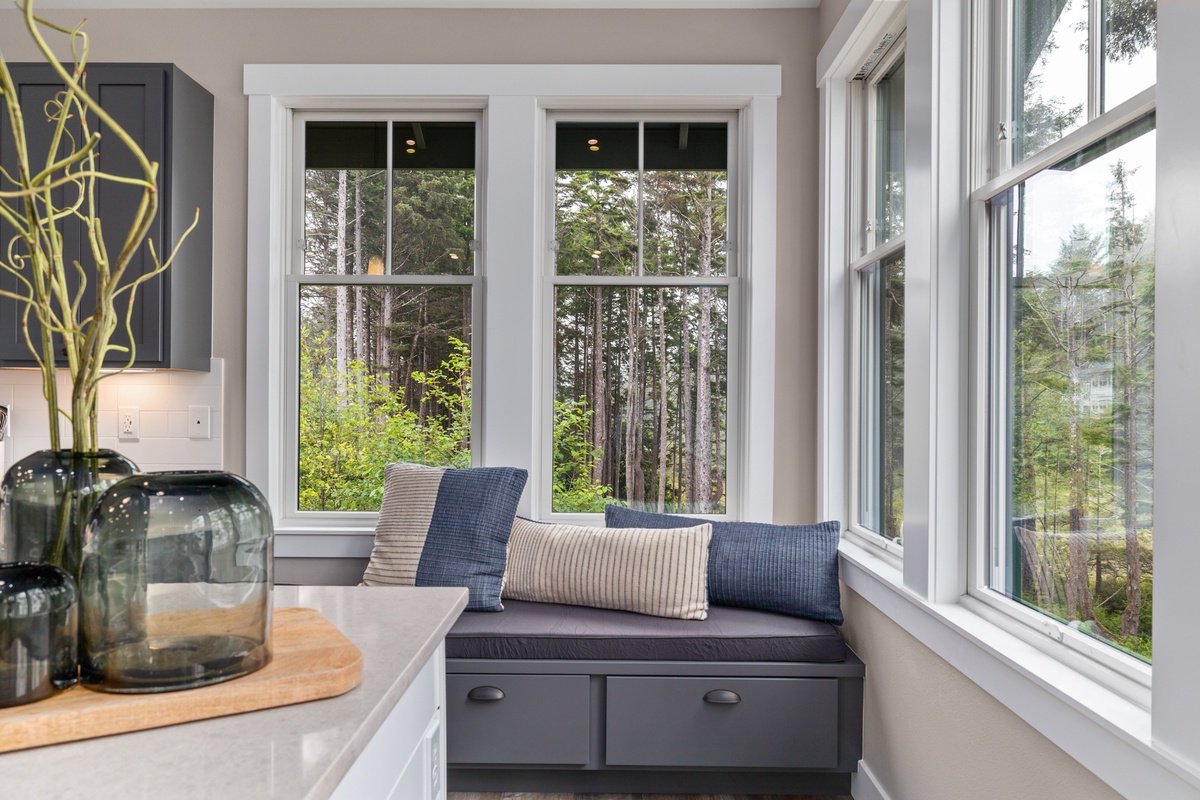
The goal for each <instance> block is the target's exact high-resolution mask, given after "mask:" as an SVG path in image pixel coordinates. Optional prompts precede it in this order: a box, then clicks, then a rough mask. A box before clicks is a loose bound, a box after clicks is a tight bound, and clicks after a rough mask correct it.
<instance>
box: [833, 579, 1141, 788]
mask: <svg viewBox="0 0 1200 800" xmlns="http://www.w3.org/2000/svg"><path fill="white" fill-rule="evenodd" d="M842 611H843V613H844V614H845V616H846V624H845V626H844V628H843V630H844V632H845V634H846V637H847V639H849V641H850V643H851V645H852V646H853V647H854V651H855V652H856V653H858V654H859V656H861V657H862V659H863V661H865V662H866V663H867V679H866V681H865V682H864V687H865V689H864V691H865V697H864V709H863V717H864V726H865V734H864V739H865V740H864V742H863V761H865V762H866V763H867V765H868V766H869V767H870V769H871V772H872V773H873V774H874V775H875V778H876V780H878V782H879V783H880V785H881V786H882V787H883V788H884V789H885V790H886V791H887V792H888V793H889V794H890V796H891V797H892V800H941V799H942V798H945V800H951V799H954V800H958V799H960V798H961V800H1013V798H1030V800H1034V798H1045V799H1046V800H1050V799H1051V798H1053V800H1118V798H1120V797H1121V795H1119V794H1117V793H1116V792H1115V791H1113V790H1112V789H1111V788H1109V786H1108V784H1106V783H1104V782H1103V781H1101V780H1100V779H1099V778H1097V777H1096V776H1095V775H1093V774H1092V773H1091V772H1089V771H1088V770H1086V769H1084V767H1083V766H1082V765H1081V764H1080V763H1079V762H1078V761H1076V760H1075V759H1073V758H1071V757H1070V756H1069V755H1067V754H1066V753H1064V752H1063V751H1062V750H1060V749H1059V748H1058V747H1057V746H1056V745H1055V744H1054V743H1053V742H1051V741H1050V740H1049V739H1047V738H1046V737H1045V736H1043V735H1042V734H1040V733H1038V732H1037V731H1036V730H1034V729H1033V728H1032V727H1031V726H1030V725H1029V724H1028V723H1026V722H1025V721H1024V720H1022V719H1021V718H1020V717H1018V716H1017V715H1016V714H1014V713H1012V712H1011V711H1009V710H1008V709H1007V708H1006V707H1004V706H1003V705H1001V704H1000V701H998V700H996V699H995V698H993V697H992V696H991V695H990V694H988V693H987V692H985V691H983V690H982V689H980V688H979V687H978V686H977V685H975V684H974V683H972V682H971V681H970V680H968V679H967V678H966V676H964V675H963V674H962V673H961V672H959V671H958V670H956V669H954V667H952V666H950V665H949V664H947V663H946V662H945V661H943V660H942V659H941V658H939V657H938V656H937V655H935V654H934V653H933V651H932V650H930V649H929V648H927V647H925V645H923V644H921V642H919V641H918V640H917V639H914V638H913V637H912V636H911V635H909V634H908V633H907V632H906V631H904V630H902V629H901V628H900V627H899V626H898V625H896V624H895V623H894V622H892V621H891V620H890V619H888V617H887V616H885V615H884V614H883V612H881V611H880V610H879V609H877V608H875V606H873V605H871V604H870V603H869V602H867V601H866V600H864V599H863V598H862V597H860V596H859V595H857V594H855V593H854V592H852V591H850V590H849V589H847V588H846V587H845V586H843V587H842Z"/></svg>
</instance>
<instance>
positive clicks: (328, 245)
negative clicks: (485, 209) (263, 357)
mask: <svg viewBox="0 0 1200 800" xmlns="http://www.w3.org/2000/svg"><path fill="white" fill-rule="evenodd" d="M477 127H478V115H477V114H475V115H453V114H446V113H444V112H443V113H437V114H434V115H413V114H406V115H403V116H400V115H395V114H383V115H354V114H339V113H332V112H309V113H302V114H297V115H296V117H295V128H294V137H295V139H294V141H295V143H296V146H295V147H294V151H293V153H294V159H295V162H296V173H295V174H296V178H295V181H294V186H295V189H296V191H297V192H298V195H297V196H296V201H295V203H294V208H293V211H294V213H295V215H296V218H295V222H294V225H295V228H296V230H298V231H302V236H301V237H300V240H299V241H298V242H297V247H296V249H295V255H294V258H293V261H292V271H291V275H290V276H289V278H288V282H287V291H288V295H289V297H288V301H287V305H288V308H289V313H290V314H291V320H290V324H289V331H290V333H291V337H290V340H289V342H288V343H287V344H288V347H289V361H290V363H291V366H292V368H293V369H294V370H295V372H294V375H295V380H294V381H289V383H288V386H287V389H288V391H289V392H290V393H292V398H293V399H291V401H290V402H289V403H288V408H290V409H292V410H293V412H294V417H293V418H292V419H291V420H290V421H289V423H288V431H289V434H288V436H287V445H286V446H287V448H288V453H289V458H288V462H289V463H291V464H295V465H296V470H295V473H294V481H293V480H289V481H287V482H286V483H285V486H284V491H285V493H286V496H287V502H288V503H289V506H290V508H291V509H293V510H294V511H295V512H297V513H304V512H360V511H374V510H376V509H378V508H379V503H380V498H381V492H382V486H383V468H384V466H385V465H386V464H387V463H389V462H392V461H410V462H418V463H424V464H433V465H446V466H457V467H465V466H469V465H470V463H471V443H472V439H473V437H472V425H473V422H472V419H473V418H472V414H471V363H472V362H471V341H472V339H471V335H472V331H473V330H474V329H475V328H476V327H477V326H476V325H475V324H474V316H475V314H476V313H477V308H478V303H477V302H476V299H475V294H476V291H477V287H478V285H479V279H478V277H477V275H478V274H479V265H478V263H477V258H476V249H477V247H476V239H475V229H476V224H475V219H476V207H477V202H476V192H477V190H476V180H475V172H476V162H477V160H478V137H477V134H476V131H477Z"/></svg>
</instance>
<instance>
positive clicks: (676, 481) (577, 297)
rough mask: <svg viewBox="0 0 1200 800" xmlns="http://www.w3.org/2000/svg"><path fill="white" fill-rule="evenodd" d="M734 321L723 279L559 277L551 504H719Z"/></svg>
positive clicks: (706, 508) (564, 507)
mask: <svg viewBox="0 0 1200 800" xmlns="http://www.w3.org/2000/svg"><path fill="white" fill-rule="evenodd" d="M728 322H729V296H728V291H727V290H726V289H724V288H703V289H702V288H678V287H669V288H657V287H589V286H571V287H558V289H557V291H556V293H555V328H554V353H555V375H554V457H553V462H554V464H553V469H554V478H553V480H554V487H553V488H554V499H553V506H552V507H553V510H554V511H559V512H596V511H603V510H604V504H605V503H606V502H612V501H616V502H620V503H624V504H628V505H631V506H636V507H639V508H646V509H651V510H660V511H669V512H682V513H697V514H704V513H723V512H724V510H725V476H726V423H727V419H728V398H729V394H728V388H729V381H728V371H729V367H728V362H727V361H726V354H727V353H728V349H729V339H728Z"/></svg>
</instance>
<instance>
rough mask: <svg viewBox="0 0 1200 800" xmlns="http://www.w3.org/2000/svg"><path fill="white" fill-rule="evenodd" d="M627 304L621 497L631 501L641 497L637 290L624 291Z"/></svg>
mask: <svg viewBox="0 0 1200 800" xmlns="http://www.w3.org/2000/svg"><path fill="white" fill-rule="evenodd" d="M626 297H627V302H628V304H629V306H628V309H627V313H626V315H625V333H626V335H627V336H628V340H629V364H628V368H629V382H628V384H627V386H626V391H625V500H626V501H627V502H629V503H633V502H634V501H637V500H642V499H644V498H642V497H640V496H639V495H638V491H637V471H638V467H639V464H638V453H637V450H638V442H639V441H640V440H641V438H642V437H641V427H642V426H641V415H642V409H641V407H640V406H639V404H638V402H637V397H638V384H639V383H640V378H639V376H638V351H639V349H640V343H639V336H638V319H637V317H638V290H637V289H635V288H630V289H628V290H626Z"/></svg>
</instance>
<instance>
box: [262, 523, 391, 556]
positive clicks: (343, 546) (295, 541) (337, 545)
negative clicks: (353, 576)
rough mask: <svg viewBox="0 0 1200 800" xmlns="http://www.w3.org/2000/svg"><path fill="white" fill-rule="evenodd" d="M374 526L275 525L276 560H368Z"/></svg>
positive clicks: (372, 541)
mask: <svg viewBox="0 0 1200 800" xmlns="http://www.w3.org/2000/svg"><path fill="white" fill-rule="evenodd" d="M374 543H375V523H374V522H372V523H371V524H370V525H369V526H361V525H345V526H321V527H317V526H315V525H311V524H308V525H305V524H302V523H301V524H297V523H292V524H288V523H280V522H276V524H275V557H276V558H370V556H371V547H372V546H373V545H374Z"/></svg>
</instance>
